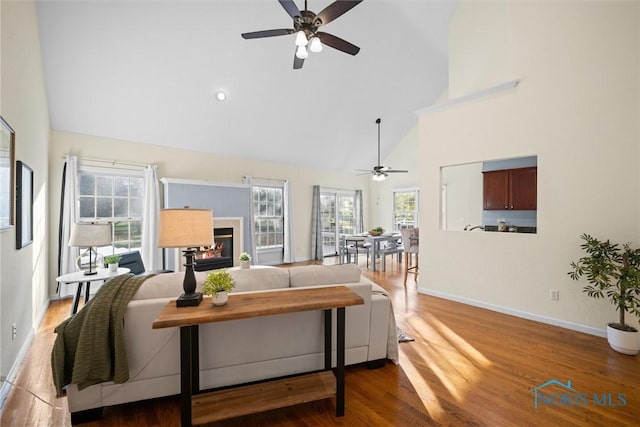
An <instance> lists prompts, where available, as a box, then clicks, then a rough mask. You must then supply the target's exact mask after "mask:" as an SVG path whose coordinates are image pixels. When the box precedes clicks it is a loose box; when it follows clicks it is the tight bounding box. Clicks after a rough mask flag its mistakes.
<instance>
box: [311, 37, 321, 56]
mask: <svg viewBox="0 0 640 427" xmlns="http://www.w3.org/2000/svg"><path fill="white" fill-rule="evenodd" d="M309 50H310V51H311V52H313V53H320V52H322V42H321V41H320V38H319V37H315V36H314V37H311V41H310V42H309Z"/></svg>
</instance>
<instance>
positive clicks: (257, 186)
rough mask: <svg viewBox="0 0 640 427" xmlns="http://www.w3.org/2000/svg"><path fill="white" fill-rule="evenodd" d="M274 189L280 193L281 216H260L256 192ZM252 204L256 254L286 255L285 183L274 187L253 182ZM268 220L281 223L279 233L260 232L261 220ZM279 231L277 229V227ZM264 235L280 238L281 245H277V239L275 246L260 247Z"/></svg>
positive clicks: (257, 181)
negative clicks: (278, 253)
mask: <svg viewBox="0 0 640 427" xmlns="http://www.w3.org/2000/svg"><path fill="white" fill-rule="evenodd" d="M261 188H264V189H267V190H269V189H272V190H279V192H280V215H260V209H259V205H258V206H256V200H255V194H256V190H257V189H261ZM258 191H259V190H258ZM257 202H258V203H259V202H260V201H259V200H258V201H257ZM268 202H269V200H267V203H268ZM251 204H252V208H253V222H254V236H253V237H254V239H255V247H256V253H258V254H260V253H267V252H283V253H284V220H285V218H284V214H285V212H284V182H283V183H282V185H274V184H273V183H264V182H260V180H256V182H253V183H252V184H251ZM273 209H274V210H275V206H274V207H273ZM268 210H269V207H268V206H267V211H268ZM261 219H263V220H268V221H273V220H276V221H279V224H280V227H279V231H271V232H262V231H259V227H258V224H259V220H261ZM276 229H277V227H276ZM262 235H273V236H277V235H279V236H280V239H279V240H280V241H281V243H277V241H278V238H277V237H276V239H275V240H276V243H275V244H273V245H264V246H260V241H261V239H260V237H261V236H262Z"/></svg>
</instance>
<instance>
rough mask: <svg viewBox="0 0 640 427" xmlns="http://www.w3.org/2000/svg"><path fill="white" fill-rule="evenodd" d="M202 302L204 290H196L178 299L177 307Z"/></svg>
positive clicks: (191, 305) (190, 305) (195, 304)
mask: <svg viewBox="0 0 640 427" xmlns="http://www.w3.org/2000/svg"><path fill="white" fill-rule="evenodd" d="M201 302H202V292H194V293H192V294H182V295H180V297H179V298H178V299H177V300H176V307H194V306H198V305H200V303H201Z"/></svg>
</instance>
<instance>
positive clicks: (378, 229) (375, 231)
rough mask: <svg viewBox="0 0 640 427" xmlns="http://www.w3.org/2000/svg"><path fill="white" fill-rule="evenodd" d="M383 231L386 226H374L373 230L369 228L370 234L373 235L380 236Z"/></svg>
mask: <svg viewBox="0 0 640 427" xmlns="http://www.w3.org/2000/svg"><path fill="white" fill-rule="evenodd" d="M382 233H384V228H382V227H374V228H372V229H371V230H369V234H371V235H372V236H379V235H381V234H382Z"/></svg>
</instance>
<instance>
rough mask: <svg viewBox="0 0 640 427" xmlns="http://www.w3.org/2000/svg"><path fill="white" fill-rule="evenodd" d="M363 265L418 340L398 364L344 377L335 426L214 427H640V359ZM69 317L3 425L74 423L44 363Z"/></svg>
mask: <svg viewBox="0 0 640 427" xmlns="http://www.w3.org/2000/svg"><path fill="white" fill-rule="evenodd" d="M327 263H333V260H332V259H329V260H327ZM362 266H363V271H364V274H365V275H366V276H368V277H369V278H370V279H372V280H373V281H375V282H376V283H378V284H380V285H381V286H382V287H384V288H385V289H387V291H388V292H389V294H390V295H391V298H392V300H393V305H394V310H395V315H396V319H397V322H398V325H399V326H400V327H401V328H402V329H403V330H404V331H405V332H407V333H408V334H410V335H412V336H413V337H414V338H415V341H414V342H408V343H401V344H400V365H399V366H395V365H393V364H391V363H389V362H388V363H387V364H386V365H385V367H383V368H381V369H375V370H368V369H367V368H366V367H363V366H354V367H349V368H348V369H347V377H346V384H347V387H346V414H345V416H344V417H342V418H335V417H334V403H333V400H331V399H330V400H326V401H321V402H315V403H310V404H303V405H298V406H295V407H291V408H286V409H280V410H274V411H270V412H266V413H263V414H256V415H250V416H245V417H241V418H237V419H232V420H227V421H224V422H220V423H217V424H215V425H217V426H427V425H445V426H459V425H466V426H476V425H477V426H632V425H638V420H640V357H633V356H625V355H622V354H618V353H616V352H615V351H613V350H611V349H610V348H609V345H608V344H607V342H606V339H604V338H598V337H594V336H591V335H586V334H581V333H578V332H573V331H569V330H566V329H562V328H557V327H553V326H549V325H545V324H540V323H536V322H532V321H528V320H524V319H520V318H516V317H511V316H507V315H504V314H499V313H495V312H491V311H487V310H484V309H480V308H475V307H471V306H467V305H464V304H459V303H455V302H451V301H447V300H443V299H439V298H434V297H429V296H425V295H420V294H418V293H417V291H416V287H415V282H413V281H412V280H411V278H410V279H409V281H408V282H407V288H406V289H405V288H404V286H403V284H402V279H403V275H402V270H401V268H400V266H399V265H398V264H397V262H396V261H395V260H394V261H392V262H389V263H387V272H386V273H382V272H379V271H377V272H375V273H373V272H371V271H369V270H365V269H364V260H362ZM69 307H70V301H68V300H67V301H56V302H53V303H52V304H51V306H50V307H49V309H48V311H47V314H46V317H45V319H44V321H43V324H42V325H41V326H40V328H39V329H38V331H37V334H36V336H35V338H34V341H33V343H32V345H31V347H30V349H29V351H28V352H27V355H26V358H25V361H24V363H23V365H22V367H21V369H20V372H19V374H18V377H17V379H16V387H13V389H12V391H11V393H10V395H9V397H8V399H7V402H6V404H5V408H4V411H3V414H2V418H1V421H0V424H1V425H2V426H68V425H70V419H69V414H68V411H67V406H66V399H65V398H59V399H56V398H55V391H54V387H53V383H52V380H51V373H50V364H49V358H50V351H51V347H52V345H53V341H54V339H55V334H54V333H53V328H54V327H55V325H57V324H58V323H59V322H60V321H61V320H63V319H64V318H65V317H66V316H67V315H68V313H69ZM552 379H555V380H557V381H559V382H561V383H564V384H566V383H567V381H571V384H570V387H571V388H573V389H574V391H569V393H566V392H565V391H564V389H563V388H562V387H561V386H559V385H557V384H556V385H550V386H548V387H546V388H544V389H543V390H541V391H543V392H545V395H544V396H543V395H539V396H538V397H539V400H538V403H539V404H538V408H536V407H535V406H534V404H535V397H536V393H535V392H534V388H536V387H538V386H540V385H542V384H544V383H546V382H547V381H549V380H552ZM594 394H595V395H596V397H597V399H594ZM545 398H546V400H545ZM549 399H553V400H549ZM563 399H564V400H563ZM563 402H564V403H563ZM179 412H180V411H179V401H178V398H177V397H168V398H162V399H156V400H154V401H147V402H142V403H135V404H127V405H119V406H115V407H109V408H105V411H104V417H103V419H102V420H101V421H98V422H92V423H87V424H85V425H86V426H132V425H136V426H176V425H179V422H180V417H179Z"/></svg>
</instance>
